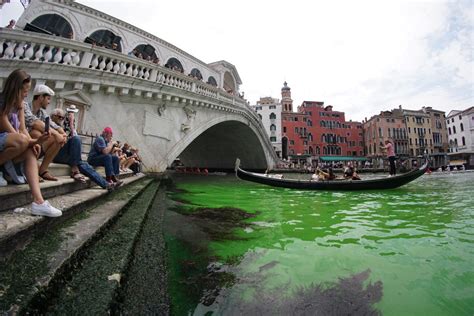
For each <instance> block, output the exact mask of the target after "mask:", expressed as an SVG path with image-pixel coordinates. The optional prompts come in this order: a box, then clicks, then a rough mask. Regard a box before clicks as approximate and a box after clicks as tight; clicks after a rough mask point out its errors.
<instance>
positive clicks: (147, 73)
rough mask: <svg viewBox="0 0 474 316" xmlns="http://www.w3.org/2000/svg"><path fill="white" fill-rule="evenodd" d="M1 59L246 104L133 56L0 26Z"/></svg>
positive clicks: (212, 87) (235, 103)
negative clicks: (105, 75) (113, 76)
mask: <svg viewBox="0 0 474 316" xmlns="http://www.w3.org/2000/svg"><path fill="white" fill-rule="evenodd" d="M2 59H3V60H6V59H10V60H13V61H15V60H21V61H23V62H28V63H47V64H58V65H62V66H70V67H79V68H84V69H91V70H95V71H98V72H102V73H112V74H116V75H117V76H120V77H121V78H124V77H125V78H126V77H130V78H133V79H139V80H145V81H147V82H152V83H157V84H160V85H164V86H169V87H173V88H176V89H180V90H185V91H189V92H192V93H196V94H198V95H202V96H205V97H208V98H211V99H214V100H216V101H221V102H222V101H223V102H225V103H227V104H226V105H233V106H237V107H242V108H246V102H245V101H244V100H243V99H241V98H239V97H236V96H233V95H231V94H228V93H227V92H225V91H224V90H223V89H219V88H217V87H214V86H212V85H209V84H207V83H205V82H202V81H199V80H197V79H194V78H191V77H189V76H186V75H184V74H182V73H179V72H176V71H173V70H170V69H168V68H165V67H163V66H160V65H157V64H153V63H151V62H148V61H145V60H142V59H138V58H136V57H134V56H128V55H126V54H123V53H119V52H116V51H113V50H110V49H105V48H101V47H93V46H91V45H90V44H86V43H82V42H77V41H74V40H69V39H65V38H61V37H55V36H50V35H44V34H39V33H32V32H25V31H19V30H9V29H0V60H2ZM61 69H62V70H64V68H61ZM121 80H123V79H121ZM219 103H220V102H219Z"/></svg>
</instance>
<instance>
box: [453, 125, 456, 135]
mask: <svg viewBox="0 0 474 316" xmlns="http://www.w3.org/2000/svg"><path fill="white" fill-rule="evenodd" d="M453 134H456V126H453Z"/></svg>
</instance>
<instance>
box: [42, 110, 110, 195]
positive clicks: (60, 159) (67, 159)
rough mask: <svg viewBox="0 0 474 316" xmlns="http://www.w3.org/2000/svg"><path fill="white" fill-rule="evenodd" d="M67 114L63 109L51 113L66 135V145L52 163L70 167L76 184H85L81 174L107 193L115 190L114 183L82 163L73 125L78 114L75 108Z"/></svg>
mask: <svg viewBox="0 0 474 316" xmlns="http://www.w3.org/2000/svg"><path fill="white" fill-rule="evenodd" d="M66 111H67V114H66V113H65V112H64V110H63V109H60V108H56V109H54V110H53V112H51V119H52V120H53V122H54V123H56V124H57V125H58V126H61V127H62V128H63V130H64V132H65V133H66V134H67V135H68V140H67V142H66V145H64V146H63V147H62V148H61V150H60V151H59V153H58V154H57V155H56V157H54V160H53V161H54V162H56V163H62V164H67V165H69V166H70V167H71V178H73V179H74V180H76V181H78V182H82V183H85V182H86V179H85V177H84V176H83V175H82V174H81V173H83V174H85V175H86V176H88V177H89V178H90V179H91V180H92V181H94V182H95V183H97V184H98V185H99V186H100V187H101V188H103V189H107V190H109V191H111V190H113V189H114V188H115V183H108V182H107V181H105V179H104V178H103V177H102V176H101V175H100V174H98V173H97V171H95V170H94V168H92V167H91V166H90V165H89V164H88V163H87V162H85V161H82V157H81V153H82V141H81V138H80V137H79V135H77V131H76V128H75V127H74V125H75V118H74V113H77V112H78V109H76V107H75V106H71V107H69V108H67V109H66Z"/></svg>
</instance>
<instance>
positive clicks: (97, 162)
mask: <svg viewBox="0 0 474 316" xmlns="http://www.w3.org/2000/svg"><path fill="white" fill-rule="evenodd" d="M87 162H88V163H90V164H91V165H92V166H94V167H98V166H104V167H105V175H106V176H107V177H110V176H118V175H119V174H120V169H119V168H120V166H119V158H118V157H117V156H115V155H111V154H107V155H105V154H103V155H99V156H95V157H89V159H88V160H87Z"/></svg>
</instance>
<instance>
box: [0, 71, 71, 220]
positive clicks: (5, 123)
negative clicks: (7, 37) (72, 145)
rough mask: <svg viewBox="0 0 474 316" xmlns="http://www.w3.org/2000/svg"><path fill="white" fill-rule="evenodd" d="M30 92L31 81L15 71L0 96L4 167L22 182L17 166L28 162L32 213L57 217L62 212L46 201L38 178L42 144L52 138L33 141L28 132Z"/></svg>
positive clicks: (0, 154) (0, 149)
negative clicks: (26, 100) (27, 107)
mask: <svg viewBox="0 0 474 316" xmlns="http://www.w3.org/2000/svg"><path fill="white" fill-rule="evenodd" d="M30 88H31V77H30V75H28V74H27V73H26V72H25V71H24V70H21V69H17V70H15V71H13V72H12V73H11V74H10V75H9V76H8V78H7V79H6V81H5V83H4V85H3V90H2V94H1V95H0V166H1V165H4V167H5V169H6V171H7V172H8V173H9V174H11V175H12V176H13V177H12V178H17V180H19V178H20V177H21V178H23V176H19V175H18V174H17V173H16V170H15V167H14V166H13V163H19V162H24V166H25V176H26V180H27V181H28V185H29V186H30V189H31V194H32V196H33V203H32V205H31V213H32V214H33V215H43V216H49V217H57V216H61V215H62V212H61V210H59V209H57V208H55V207H54V206H52V205H51V204H49V202H48V201H45V200H44V199H43V196H42V194H41V190H40V185H39V177H38V163H37V156H38V155H39V153H40V150H41V144H42V143H44V142H45V141H46V140H47V139H48V137H50V136H49V134H48V133H43V134H41V135H40V136H39V137H38V138H36V139H33V138H31V136H30V135H29V134H28V131H27V130H26V125H25V112H24V105H25V103H24V99H25V98H26V96H27V95H28V91H29V90H30ZM23 180H24V179H23Z"/></svg>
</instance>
